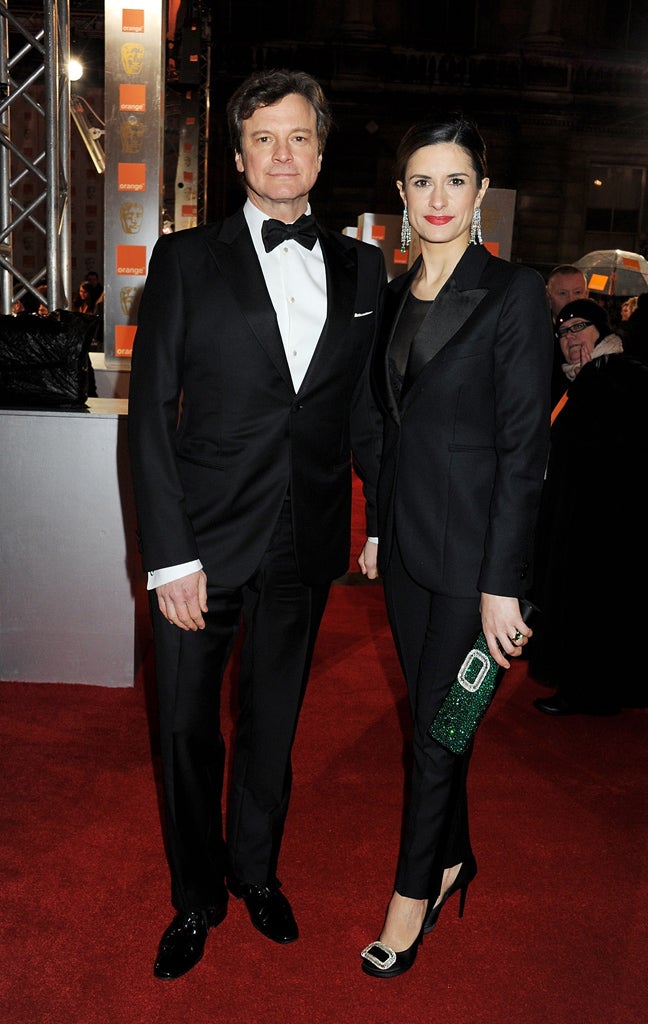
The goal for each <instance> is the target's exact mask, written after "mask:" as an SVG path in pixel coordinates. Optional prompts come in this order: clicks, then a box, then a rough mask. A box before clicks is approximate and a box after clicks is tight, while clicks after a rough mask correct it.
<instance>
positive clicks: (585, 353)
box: [558, 316, 599, 366]
mask: <svg viewBox="0 0 648 1024" xmlns="http://www.w3.org/2000/svg"><path fill="white" fill-rule="evenodd" d="M598 339H599V332H598V328H597V327H595V326H594V324H593V323H590V321H589V320H584V319H583V317H582V316H575V317H574V318H573V319H572V320H568V321H567V323H566V324H561V325H560V327H559V328H558V342H559V344H560V351H561V352H562V354H563V356H564V358H565V362H567V363H570V364H571V365H572V366H580V365H581V364H582V363H585V362H587V361H588V360H589V359H591V357H592V352H593V351H594V346H595V345H596V342H597V341H598Z"/></svg>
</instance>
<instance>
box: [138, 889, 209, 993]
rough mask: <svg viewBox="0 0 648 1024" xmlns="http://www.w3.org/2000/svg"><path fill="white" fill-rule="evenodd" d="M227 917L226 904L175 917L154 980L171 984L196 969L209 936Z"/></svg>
mask: <svg viewBox="0 0 648 1024" xmlns="http://www.w3.org/2000/svg"><path fill="white" fill-rule="evenodd" d="M226 914H227V900H225V901H224V903H222V904H221V906H219V907H208V908H207V909H206V910H191V911H189V912H188V913H180V914H176V916H175V917H174V918H173V921H172V922H171V924H170V925H169V927H168V928H167V930H166V931H165V933H164V935H163V936H162V938H161V940H160V947H159V949H158V955H157V959H156V961H155V964H154V967H153V974H154V975H155V977H156V978H163V979H165V980H167V981H170V980H172V979H174V978H180V977H182V975H183V974H186V973H187V971H190V970H191V968H192V967H195V966H196V964H197V963H198V962H199V960H201V959H202V955H203V953H204V951H205V941H206V939H207V932H208V931H209V929H210V928H215V927H216V926H217V925H219V924H220V923H221V921H223V920H224V919H225V915H226Z"/></svg>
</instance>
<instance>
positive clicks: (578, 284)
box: [547, 273, 589, 320]
mask: <svg viewBox="0 0 648 1024" xmlns="http://www.w3.org/2000/svg"><path fill="white" fill-rule="evenodd" d="M588 295H589V289H588V287H587V280H586V278H585V275H584V274H580V273H579V274H556V275H555V277H552V278H551V280H550V281H549V282H548V284H547V296H548V298H549V306H550V308H551V315H552V316H553V318H554V320H555V319H556V317H557V316H558V314H559V313H560V311H561V309H563V307H564V306H566V305H567V303H568V302H573V301H574V299H586V298H588Z"/></svg>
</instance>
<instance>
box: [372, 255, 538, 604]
mask: <svg viewBox="0 0 648 1024" xmlns="http://www.w3.org/2000/svg"><path fill="white" fill-rule="evenodd" d="M419 260H420V257H419ZM418 266H419V263H418V262H417V263H416V264H414V266H413V267H412V268H411V270H410V271H408V272H407V273H406V274H404V275H403V276H401V277H398V278H395V279H394V280H393V281H392V282H390V285H389V288H388V290H387V301H386V308H385V313H384V317H383V325H382V329H381V338H380V341H379V345H378V348H377V352H376V362H375V366H374V377H375V389H376V393H377V396H378V398H379V400H380V403H381V405H382V407H383V410H384V414H385V432H384V450H383V458H382V469H381V475H380V482H379V494H378V510H379V534H380V545H379V548H378V556H379V567H380V570H381V572H384V571H385V569H386V568H387V566H388V564H389V558H390V555H391V551H392V545H393V539H394V534H395V533H397V535H398V539H399V544H400V548H401V552H402V557H403V560H404V564H405V566H406V567H407V569H408V571H409V572H410V573H411V575H412V576H413V577H414V579H415V580H417V582H419V583H420V584H421V585H422V586H425V587H427V588H429V589H430V590H433V591H437V592H440V593H444V594H447V595H451V596H455V597H470V596H474V595H475V592H476V591H479V592H486V593H491V594H501V595H508V596H522V595H523V594H524V593H525V592H526V590H527V588H528V583H529V568H530V563H531V554H532V537H533V528H534V523H535V518H536V514H537V507H538V502H539V497H540V491H541V488H542V480H543V474H544V469H545V463H546V458H547V451H548V444H549V415H550V400H549V382H550V375H551V360H552V349H553V334H552V327H551V318H550V314H549V309H548V306H547V297H546V291H545V284H544V281H543V279H542V277H541V276H540V274H538V273H537V272H536V271H535V270H532V269H530V268H528V267H522V266H516V265H513V264H511V263H508V262H506V261H504V260H501V259H497V258H496V257H494V256H491V255H490V253H489V252H488V250H487V249H486V248H484V247H483V246H474V245H470V246H468V248H467V250H466V252H465V254H464V256H463V257H462V259H461V260H460V261H459V263H458V265H457V267H456V268H455V270H454V272H453V274H452V276H451V277H450V279H449V280H448V281H447V282H446V284H445V285H444V287H443V288H442V290H441V292H440V293H439V295H438V297H437V298H436V300H435V302H434V303H433V304H432V306H431V308H430V310H429V312H428V314H427V316H426V318H425V320H424V322H423V324H422V325H421V327H420V328H419V330H418V332H417V335H416V337H415V339H414V342H413V345H412V348H411V351H410V355H409V362H408V365H407V369H406V373H405V380H404V386H403V391H402V394H401V398H400V402H397V401H396V399H395V397H394V394H393V392H392V388H391V386H390V380H389V370H388V366H389V346H390V342H391V339H392V337H393V331H394V326H395V324H396V323H397V321H398V316H399V312H400V309H401V307H402V305H403V303H404V301H405V299H406V297H407V292H408V290H409V286H410V284H411V281H412V278H413V277H414V276H415V274H416V272H417V270H418Z"/></svg>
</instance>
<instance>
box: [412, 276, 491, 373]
mask: <svg viewBox="0 0 648 1024" xmlns="http://www.w3.org/2000/svg"><path fill="white" fill-rule="evenodd" d="M487 294H488V290H487V289H486V288H471V289H469V290H467V291H459V289H458V288H457V283H456V281H455V279H454V277H451V278H450V280H449V281H448V282H447V284H446V285H444V287H443V288H442V289H441V291H440V292H439V294H438V295H437V297H436V299H435V300H434V302H433V303H432V305H431V306H430V308H429V310H428V312H427V314H426V316H425V318H424V320H423V323H422V324H421V326H420V327H419V329H418V331H417V332H416V334H415V335H414V340H413V341H412V347H411V349H410V353H409V359H408V361H407V369H406V371H405V380H404V382H403V391H405V390H406V389H408V388H410V387H411V386H412V382H413V381H414V380H415V379H416V377H418V375H419V373H420V372H421V370H422V369H423V367H424V366H427V364H428V363H429V362H430V360H431V359H434V357H435V355H437V353H438V352H440V351H441V349H442V348H443V346H444V345H446V344H447V343H448V342H449V341H450V338H452V337H454V335H455V334H456V333H457V331H458V330H459V328H460V327H463V325H464V324H465V322H466V320H467V319H468V317H469V316H470V315H471V313H472V312H473V311H474V310H475V309H476V308H477V306H478V305H479V303H480V302H481V300H482V299H483V298H484V296H485V295H487Z"/></svg>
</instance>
